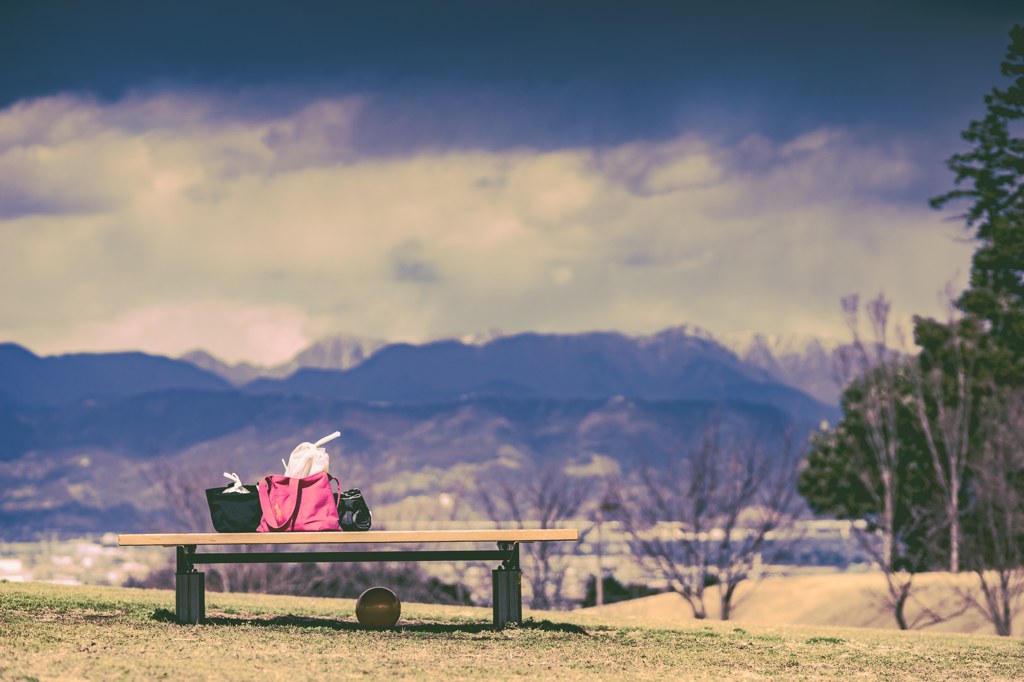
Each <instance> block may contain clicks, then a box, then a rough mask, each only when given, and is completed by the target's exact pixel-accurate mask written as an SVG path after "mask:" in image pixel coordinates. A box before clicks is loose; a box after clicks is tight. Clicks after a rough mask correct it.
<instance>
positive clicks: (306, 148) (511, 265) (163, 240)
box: [0, 94, 970, 362]
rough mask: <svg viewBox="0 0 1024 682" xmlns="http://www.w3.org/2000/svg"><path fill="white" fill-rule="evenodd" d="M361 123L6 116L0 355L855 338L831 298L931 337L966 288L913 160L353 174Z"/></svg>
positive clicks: (728, 152)
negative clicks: (748, 331)
mask: <svg viewBox="0 0 1024 682" xmlns="http://www.w3.org/2000/svg"><path fill="white" fill-rule="evenodd" d="M365 106H366V100H364V99H353V98H346V99H337V100H332V99H322V100H317V101H313V102H310V103H307V104H306V105H304V106H302V107H298V108H295V109H294V110H292V111H289V112H284V113H278V114H275V115H273V116H271V115H266V116H263V117H253V116H250V115H246V112H245V111H244V110H243V109H242V108H240V107H239V106H238V104H237V102H232V101H231V100H229V99H225V98H217V97H213V96H204V95H199V94H191V95H189V94H183V95H175V96H170V95H154V96H151V97H144V96H136V97H133V98H128V99H125V100H122V101H119V102H114V103H109V104H100V103H97V102H94V101H90V100H85V99H79V98H75V97H71V96H62V97H55V98H49V99H41V100H35V101H32V102H23V103H20V104H18V105H16V106H13V107H10V108H8V109H6V110H3V111H0V187H3V188H4V190H3V192H4V195H3V197H0V199H2V201H0V206H3V213H2V214H0V286H2V287H3V289H4V291H9V292H19V294H18V295H16V296H5V297H4V299H3V300H2V301H0V337H2V338H7V339H11V340H16V341H19V342H22V343H25V344H26V345H29V346H30V347H32V348H35V349H48V350H51V351H57V350H62V349H68V350H74V349H80V348H86V347H87V348H90V349H94V350H100V349H103V348H123V347H127V346H136V347H141V348H146V349H151V350H157V351H160V352H167V353H176V352H184V351H187V350H190V349H192V348H195V347H206V348H207V349H209V350H211V351H214V352H216V353H218V354H221V355H223V356H225V357H228V358H243V357H245V358H250V359H256V360H259V361H265V362H273V361H277V360H281V359H284V358H285V357H287V356H288V354H290V353H292V352H294V349H295V348H296V347H297V346H301V345H302V344H303V343H305V342H306V341H307V340H311V339H313V338H316V336H318V335H322V334H325V333H331V332H340V331H347V332H352V333H358V334H365V335H369V336H377V337H385V338H391V339H402V340H413V341H415V340H424V339H427V338H432V337H436V336H438V335H449V334H462V333H464V332H467V331H472V330H475V329H484V328H491V327H501V328H503V329H505V330H508V331H515V330H526V329H532V330H539V331H560V332H570V331H580V330H589V329H620V330H623V331H626V332H628V333H649V332H651V331H655V330H658V329H661V328H664V327H667V326H671V325H675V324H680V323H684V322H690V323H695V324H698V325H700V326H702V327H705V328H709V329H711V330H719V331H727V330H733V329H740V328H753V329H758V330H760V331H764V332H772V333H785V332H800V333H818V334H826V335H841V334H842V321H841V318H840V316H839V314H838V300H839V297H840V296H842V295H844V294H847V293H850V292H854V291H861V292H864V293H865V295H868V294H873V293H874V292H877V291H880V290H884V291H885V292H886V293H887V294H888V295H889V296H890V297H891V298H892V299H894V301H895V304H896V307H897V309H899V310H902V311H903V312H904V314H905V315H906V316H909V315H910V314H911V313H914V312H918V313H925V314H938V313H939V312H940V311H941V309H940V307H939V306H938V303H937V302H936V298H935V292H936V291H938V290H940V289H941V288H942V287H943V285H944V283H945V282H946V281H947V280H948V279H950V278H951V277H953V276H955V275H959V277H960V278H961V280H960V283H961V284H962V280H963V277H964V275H965V274H966V271H967V267H968V263H969V256H970V247H969V246H968V245H965V244H962V243H958V242H956V241H954V240H953V239H951V235H952V233H953V232H954V231H955V228H952V227H951V226H950V225H948V224H944V223H943V222H942V218H943V217H942V216H941V215H939V214H936V213H934V212H932V211H930V210H929V209H928V208H927V206H926V204H925V197H921V198H920V199H915V200H911V201H908V200H907V199H906V198H905V197H904V195H905V194H906V192H907V191H908V188H913V187H914V186H915V183H918V182H919V181H920V176H921V174H922V173H923V172H925V171H924V170H922V168H921V166H920V162H919V161H918V160H917V159H918V158H919V155H918V153H917V151H916V150H915V149H914V148H913V147H912V146H911V145H909V143H903V142H901V141H899V140H885V141H865V140H863V139H860V138H858V137H857V136H856V135H854V134H852V133H851V132H849V131H846V130H844V129H839V128H829V129H819V130H811V131H807V132H806V133H804V134H802V135H800V136H798V137H796V138H794V139H790V140H784V141H782V142H774V141H772V140H769V139H767V138H763V137H757V136H751V137H747V138H745V139H743V140H740V141H739V142H735V143H724V142H721V141H719V140H715V139H709V138H704V137H702V136H700V135H699V134H696V133H692V132H690V133H684V134H681V135H680V136H679V137H677V138H676V139H673V140H668V141H665V142H661V143H653V142H638V143H630V144H625V145H618V146H614V147H607V148H565V149H555V150H546V151H542V150H535V149H531V148H514V149H509V150H505V151H493V150H464V149H461V150H444V149H439V150H433V151H421V152H417V153H410V154H407V155H402V156H385V157H374V156H367V155H365V154H362V153H359V152H357V151H355V150H357V149H358V145H357V144H355V142H356V140H354V139H353V136H355V135H356V133H355V131H356V130H357V126H354V125H353V121H354V120H355V119H356V118H357V117H358V116H359V114H360V112H361V111H363V109H364V107H365ZM882 142H884V144H883V143H882ZM928 172H931V171H930V170H929V171H928ZM232 330H236V331H237V332H238V333H237V334H236V335H234V337H233V335H232ZM232 339H233V340H232Z"/></svg>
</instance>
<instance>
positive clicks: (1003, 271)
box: [918, 26, 1024, 385]
mask: <svg viewBox="0 0 1024 682" xmlns="http://www.w3.org/2000/svg"><path fill="white" fill-rule="evenodd" d="M1001 71H1002V74H1003V76H1005V77H1007V78H1009V79H1010V83H1009V85H1008V86H1007V87H1006V88H1004V89H1000V88H994V89H993V90H992V92H991V93H990V94H989V95H987V96H986V97H985V106H986V112H985V116H984V117H983V118H982V119H981V120H978V121H972V122H971V124H970V125H969V126H968V128H967V130H965V131H964V132H963V134H962V138H963V140H964V141H965V142H967V143H968V145H969V146H970V149H969V150H968V151H965V152H962V153H959V154H954V155H953V156H951V157H950V158H949V160H948V161H947V166H948V167H949V169H950V170H952V171H953V173H954V174H955V176H956V180H955V183H956V185H957V187H956V189H954V190H952V191H950V192H947V193H945V194H942V195H940V196H938V197H935V198H934V199H932V201H931V204H932V206H933V207H936V208H940V207H943V206H946V205H947V204H950V203H957V202H960V201H966V202H968V206H967V211H966V212H965V213H964V215H963V217H964V220H965V222H966V227H967V229H969V230H971V231H972V232H973V236H974V238H975V239H976V240H977V242H978V248H977V250H976V251H975V252H974V257H973V259H972V263H971V278H970V285H969V286H968V288H967V289H966V290H965V291H964V293H963V295H962V296H961V297H960V299H959V300H958V301H957V307H959V308H960V309H961V310H962V311H963V312H964V313H966V314H967V315H968V316H971V317H974V318H976V319H977V320H979V321H980V323H981V328H982V331H983V335H982V338H981V341H982V344H983V349H984V351H985V354H984V355H985V357H984V360H983V362H984V364H985V365H986V367H985V368H984V369H983V370H982V371H987V372H991V374H992V375H993V376H994V378H995V379H996V380H997V381H998V382H999V383H1005V384H1011V385H1022V384H1024V26H1015V27H1014V28H1013V29H1012V30H1011V31H1010V46H1009V49H1008V51H1007V55H1006V59H1005V60H1004V61H1003V62H1002V66H1001ZM918 326H920V325H918Z"/></svg>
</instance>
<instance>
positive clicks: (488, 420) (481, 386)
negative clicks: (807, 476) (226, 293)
mask: <svg viewBox="0 0 1024 682" xmlns="http://www.w3.org/2000/svg"><path fill="white" fill-rule="evenodd" d="M762 345H764V344H762ZM751 347H753V346H751ZM769 350H771V348H770V347H769ZM307 351H308V352H305V353H304V354H300V355H299V356H297V357H296V358H295V359H294V360H293V363H294V364H295V366H296V367H298V369H296V370H294V371H292V372H291V373H290V374H285V373H284V372H283V371H281V372H280V374H281V376H277V377H275V376H273V375H272V373H270V372H267V371H266V370H265V369H262V370H259V371H257V372H256V374H257V376H254V378H252V379H250V380H248V381H246V382H242V381H240V380H239V379H238V376H240V375H236V376H235V378H234V379H233V380H229V378H228V377H226V376H225V372H228V371H234V370H232V369H231V368H230V367H229V366H227V365H226V364H224V363H219V364H218V362H212V361H211V356H208V355H207V356H198V355H196V354H192V355H190V356H188V358H189V359H173V358H166V357H160V356H153V355H146V354H143V353H111V354H102V353H99V354H71V355H63V356H52V357H39V356H36V355H35V354H33V353H31V352H30V351H29V350H27V349H25V348H22V347H20V346H16V345H14V344H2V345H0V461H3V462H4V466H3V467H2V468H0V472H2V473H0V485H3V486H4V489H5V490H6V491H7V494H6V495H5V496H4V498H3V499H2V501H0V538H4V539H15V538H28V537H34V536H38V535H39V534H46V533H67V532H72V530H74V531H77V532H81V531H82V530H83V529H84V530H94V531H97V532H99V531H105V530H121V531H125V530H145V529H154V530H155V529H160V528H162V529H168V530H173V529H174V528H179V529H180V528H181V527H182V524H183V523H184V522H183V521H182V518H181V517H182V511H183V510H186V509H191V510H192V511H193V512H194V511H195V510H196V509H200V510H201V512H202V513H200V514H199V515H198V517H196V516H195V515H194V514H193V515H192V516H191V517H190V518H192V519H193V521H191V522H189V523H191V524H192V525H196V526H199V525H202V519H203V514H204V513H205V501H204V500H203V497H202V493H201V491H202V489H203V488H205V487H214V486H218V485H224V483H225V481H224V480H223V478H222V477H221V475H220V474H221V472H224V471H229V472H238V473H239V474H240V475H242V477H243V479H244V480H247V481H249V482H251V481H253V480H255V479H257V478H259V477H260V476H262V475H264V474H266V473H275V472H277V471H278V470H279V469H280V468H281V467H280V464H279V463H280V460H281V459H282V458H287V456H288V453H290V451H291V449H292V448H293V447H295V445H297V444H298V443H300V442H302V441H313V440H316V439H317V438H319V437H320V436H323V435H325V434H327V433H330V432H332V431H334V430H336V429H340V430H341V431H342V434H343V435H342V439H341V440H340V441H335V445H332V446H331V452H332V457H333V461H332V472H335V473H336V475H338V476H339V477H341V478H342V480H343V482H344V483H346V484H351V485H354V486H356V487H362V488H363V489H364V492H368V493H369V495H370V496H371V497H370V499H371V502H373V501H374V500H375V501H376V503H377V505H378V509H380V510H381V511H387V513H385V514H382V513H381V512H378V513H377V516H376V517H375V518H379V519H381V520H382V521H381V523H386V522H387V521H385V519H387V520H389V521H390V522H391V523H392V524H394V523H397V522H399V521H400V518H401V517H402V515H403V514H413V515H414V516H416V518H422V510H420V511H416V512H415V513H414V512H411V511H410V510H411V509H419V507H417V505H420V506H423V505H425V506H426V508H427V509H431V508H434V507H436V504H432V503H431V502H430V501H431V500H436V498H437V495H438V494H439V493H441V492H445V493H455V494H458V495H462V496H463V497H464V498H466V499H467V500H468V499H469V497H472V495H471V492H467V491H472V490H473V489H474V486H477V485H479V484H480V481H483V480H486V479H487V478H488V477H490V476H502V475H508V474H509V472H513V473H514V472H517V471H518V472H523V471H527V470H538V471H539V470H541V469H543V468H544V467H546V466H552V465H557V466H559V467H564V466H567V465H571V467H573V468H574V470H575V471H581V472H582V471H591V472H595V471H605V472H618V473H627V474H628V472H630V471H633V470H636V469H637V467H641V466H645V465H655V466H656V465H657V464H658V462H661V461H663V460H664V459H665V458H666V457H668V456H670V455H671V454H672V453H673V452H677V451H679V450H680V449H685V448H686V447H688V446H689V445H690V444H692V443H695V442H698V441H699V439H700V437H701V433H702V431H703V430H704V429H706V428H707V427H708V424H709V423H710V422H712V421H717V422H720V423H723V424H728V425H729V428H732V429H736V428H744V429H747V430H748V431H750V432H751V433H754V432H756V433H758V434H761V436H762V437H763V438H764V439H765V440H766V442H769V443H770V442H775V443H781V442H782V439H783V437H784V435H785V434H790V435H795V436H796V440H798V441H799V440H800V439H801V438H803V437H805V436H806V433H807V432H808V431H809V430H810V429H812V428H814V427H815V426H816V425H817V424H818V423H819V422H820V421H821V420H823V419H829V420H831V419H835V418H836V417H837V416H838V408H837V407H836V406H835V405H834V404H828V403H826V402H822V401H821V400H818V399H816V398H814V397H813V396H811V395H808V394H807V393H805V392H803V391H801V390H799V389H798V388H796V387H794V386H791V385H787V384H786V383H783V382H781V381H779V380H778V379H776V377H775V375H774V374H773V371H772V370H771V369H770V368H766V367H763V366H759V365H758V364H757V363H755V362H752V361H750V360H746V359H744V358H741V357H739V356H738V355H737V354H736V353H735V352H733V351H732V350H730V349H728V348H727V347H725V346H724V345H722V344H721V343H719V342H717V341H716V340H714V339H713V338H711V337H710V336H709V335H706V334H703V333H699V332H697V333H695V332H694V330H692V329H687V328H676V329H670V330H666V331H664V332H660V333H658V334H654V335H651V336H645V337H628V336H625V335H622V334H617V333H606V332H602V333H588V334H573V335H543V334H516V335H509V336H503V335H500V334H491V335H489V337H488V338H483V339H478V340H477V341H476V342H475V343H465V342H463V341H461V340H441V341H435V342H431V343H426V344H422V345H410V344H382V343H380V342H375V341H366V340H361V339H358V338H355V337H348V338H346V339H339V340H334V341H325V342H324V343H321V344H318V345H317V346H315V347H314V348H311V349H307ZM748 355H749V354H748ZM762 355H763V354H762ZM752 357H753V356H752ZM772 357H773V358H775V359H776V360H778V358H777V356H772ZM213 360H214V361H215V359H213ZM204 362H205V363H206V365H207V367H206V368H205V369H204V368H203V367H201V366H199V365H200V364H202V363H204ZM336 365H342V366H341V367H337V368H333V367H335V366H336ZM776 365H778V367H776V368H775V371H776V372H777V371H780V370H779V367H782V368H783V369H785V366H784V365H783V364H782V363H779V362H776ZM225 368H227V369H225ZM218 369H219V371H218ZM769 447H770V445H769ZM503 472H504V473H503ZM173 491H179V492H180V493H181V494H185V493H186V492H188V493H189V495H190V497H188V499H187V501H183V500H182V499H175V498H174V495H173V494H172V493H173ZM467 496H468V497H467ZM469 507H470V505H469V504H468V502H467V505H466V507H465V508H466V509H469ZM466 513H472V512H469V511H467V512H466ZM196 519H198V520H196ZM115 526H116V527H115ZM197 529H198V528H197Z"/></svg>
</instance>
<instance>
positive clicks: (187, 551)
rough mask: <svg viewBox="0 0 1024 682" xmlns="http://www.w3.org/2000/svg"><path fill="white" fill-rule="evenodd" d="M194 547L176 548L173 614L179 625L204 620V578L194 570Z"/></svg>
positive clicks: (193, 623)
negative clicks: (176, 560)
mask: <svg viewBox="0 0 1024 682" xmlns="http://www.w3.org/2000/svg"><path fill="white" fill-rule="evenodd" d="M195 551H196V547H195V545H188V546H186V547H178V552H177V555H178V562H177V563H178V565H177V569H176V570H175V574H174V597H175V608H174V614H175V616H176V617H177V620H178V622H179V623H183V624H184V623H189V624H192V625H195V624H196V623H198V622H199V621H200V620H202V619H203V618H206V582H205V578H206V576H205V575H203V574H202V573H200V572H198V571H197V570H196V569H195V565H194V564H193V563H192V556H193V555H194V554H195Z"/></svg>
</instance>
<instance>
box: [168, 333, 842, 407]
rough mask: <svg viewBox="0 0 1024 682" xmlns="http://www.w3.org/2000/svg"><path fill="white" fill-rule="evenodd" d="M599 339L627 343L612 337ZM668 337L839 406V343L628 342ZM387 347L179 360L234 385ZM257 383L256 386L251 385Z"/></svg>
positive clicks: (727, 337)
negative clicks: (258, 361) (702, 346)
mask: <svg viewBox="0 0 1024 682" xmlns="http://www.w3.org/2000/svg"><path fill="white" fill-rule="evenodd" d="M517 336H523V335H517ZM517 336H506V335H504V334H502V333H501V331H500V330H496V329H490V330H487V331H484V332H478V333H476V334H470V335H466V336H463V337H461V338H458V339H439V340H437V341H434V342H432V343H431V344H426V345H436V344H443V343H447V344H456V345H455V346H454V347H456V348H457V347H458V345H461V346H464V347H466V349H468V348H471V347H476V348H483V349H484V351H485V352H486V351H487V350H495V349H489V348H488V347H489V346H491V345H493V344H495V343H496V342H500V343H497V345H498V346H502V345H505V343H507V340H508V339H516V338H517ZM589 336H592V337H593V336H601V335H596V334H590V335H589ZM604 336H605V337H608V338H617V339H620V340H621V339H628V337H623V336H621V335H615V334H605V335H604ZM671 338H676V339H691V340H701V341H705V342H708V343H709V344H712V345H718V346H721V347H722V348H724V349H726V350H728V351H731V352H732V353H733V354H734V355H736V357H737V359H739V360H740V361H742V363H743V364H744V365H747V366H749V367H751V368H756V369H761V370H764V372H765V376H767V377H768V378H770V379H773V380H775V381H776V382H779V383H782V384H786V385H788V386H791V387H793V388H797V389H799V390H801V391H803V392H805V393H808V394H809V395H811V396H813V397H814V398H817V399H818V400H820V401H822V402H824V403H827V404H838V402H839V394H840V386H839V383H838V382H837V381H836V378H835V371H834V365H835V354H836V352H837V350H838V349H839V348H840V344H839V343H838V342H836V341H834V340H831V339H823V338H819V337H814V336H808V335H802V336H797V335H791V336H779V335H769V334H759V333H756V332H734V333H729V334H723V335H719V336H714V335H712V334H711V333H709V332H707V331H705V330H703V329H701V328H699V327H695V326H688V325H684V326H680V327H676V328H673V329H667V330H664V331H662V332H660V333H658V334H654V335H652V336H650V337H637V338H636V339H634V340H635V341H636V342H637V343H638V344H639V345H641V346H643V345H658V344H659V343H661V344H662V345H663V346H664V345H666V344H665V340H666V339H671ZM390 345H396V346H401V345H404V344H388V343H386V342H385V341H382V340H380V339H374V338H365V337H360V336H355V335H348V334H345V335H337V336H332V337H327V338H324V339H321V340H319V341H317V342H315V343H313V344H312V345H310V346H309V347H307V348H305V349H303V350H302V351H301V352H299V353H298V354H297V355H295V357H293V358H291V359H290V360H288V361H286V362H284V363H280V364H277V365H272V366H258V365H253V364H251V363H245V362H242V363H236V364H229V363H226V362H224V361H222V360H220V359H218V358H215V357H214V356H212V355H210V354H209V353H206V352H205V351H192V352H190V353H187V354H185V355H183V356H182V358H181V359H183V360H186V361H188V362H190V363H192V364H194V365H196V366H197V367H200V368H202V369H205V370H207V371H210V372H212V373H214V374H216V375H218V376H220V377H221V378H223V379H225V380H226V381H228V382H230V383H231V384H233V385H235V386H243V385H245V384H249V383H251V382H254V381H256V380H257V379H287V378H288V377H291V376H292V375H293V374H295V373H296V372H298V371H300V370H308V369H323V370H348V369H352V368H353V367H356V366H357V365H359V364H361V363H363V362H365V361H366V360H369V359H370V357H372V356H373V355H374V354H375V353H377V352H378V351H380V350H382V349H385V348H388V347H389V346H390ZM464 350H465V349H464ZM311 381H316V380H315V379H313V380H311ZM259 385H261V384H257V386H259ZM262 385H268V384H262Z"/></svg>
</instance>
